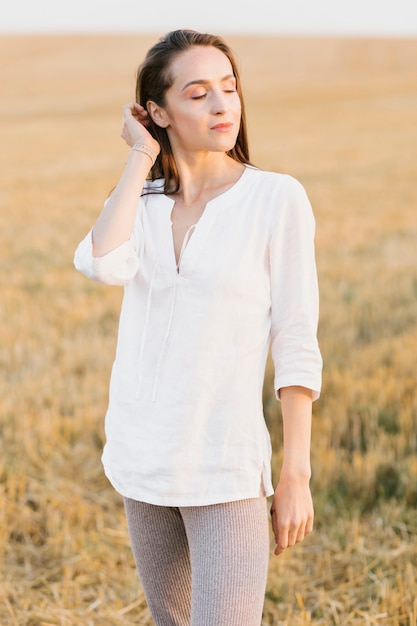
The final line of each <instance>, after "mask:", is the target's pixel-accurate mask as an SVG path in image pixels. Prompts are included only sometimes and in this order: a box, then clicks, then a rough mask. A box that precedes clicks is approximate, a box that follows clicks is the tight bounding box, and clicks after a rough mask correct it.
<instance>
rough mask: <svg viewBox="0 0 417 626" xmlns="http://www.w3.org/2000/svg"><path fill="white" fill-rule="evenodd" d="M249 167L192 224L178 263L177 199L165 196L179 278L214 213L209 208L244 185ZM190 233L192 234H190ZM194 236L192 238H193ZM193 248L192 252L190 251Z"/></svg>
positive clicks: (171, 249) (172, 249)
mask: <svg viewBox="0 0 417 626" xmlns="http://www.w3.org/2000/svg"><path fill="white" fill-rule="evenodd" d="M249 169H250V168H249V166H247V165H245V169H244V170H243V172H242V173H241V175H240V177H239V178H238V179H237V180H236V182H234V183H233V185H231V186H230V187H228V188H227V189H226V190H225V191H223V192H222V193H219V194H218V195H217V196H214V198H211V200H209V201H208V202H207V203H206V205H205V207H204V209H203V211H202V213H201V215H200V217H199V219H198V220H197V222H196V223H195V224H192V225H191V226H190V227H189V228H188V230H187V232H186V233H185V235H184V239H183V241H182V244H181V249H180V254H179V258H178V261H177V256H176V252H175V244H174V236H173V231H172V219H171V216H172V211H173V209H174V205H175V199H174V198H172V197H169V196H167V195H164V198H165V200H166V201H167V202H169V204H168V205H167V206H168V207H169V214H168V218H169V219H168V224H169V235H170V236H169V239H170V256H171V258H172V260H173V265H174V268H175V272H176V274H177V275H178V276H180V275H181V274H182V271H181V269H182V268H183V264H184V260H185V261H186V262H187V258H188V257H189V256H190V252H191V251H192V249H193V248H194V247H195V245H196V243H195V240H196V238H197V240H198V239H199V236H200V235H201V233H202V232H203V231H204V229H203V228H201V225H202V223H204V222H206V221H208V216H209V215H210V214H211V213H212V211H208V209H209V207H210V208H212V207H213V206H215V205H216V204H217V203H218V202H219V201H220V200H222V199H224V198H225V197H226V196H228V195H229V194H232V193H234V192H235V190H236V189H237V188H238V187H240V184H241V183H242V181H243V180H244V179H245V178H246V176H245V175H246V174H247V172H248V170H249ZM190 231H192V232H191V234H190ZM191 235H192V236H191ZM190 246H191V250H189V248H190Z"/></svg>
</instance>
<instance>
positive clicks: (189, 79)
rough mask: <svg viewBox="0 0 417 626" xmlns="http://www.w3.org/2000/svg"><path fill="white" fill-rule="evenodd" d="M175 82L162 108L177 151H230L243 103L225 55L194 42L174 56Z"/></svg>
mask: <svg viewBox="0 0 417 626" xmlns="http://www.w3.org/2000/svg"><path fill="white" fill-rule="evenodd" d="M170 71H171V72H172V76H173V78H174V80H173V84H172V85H171V87H170V88H169V89H168V91H167V92H166V105H165V107H164V108H163V109H160V111H159V113H160V115H161V116H162V118H163V119H162V118H161V120H162V122H163V123H162V125H163V126H165V127H166V128H167V132H168V136H169V139H170V142H171V146H172V149H173V151H174V153H175V152H183V153H188V152H207V151H211V152H227V151H228V150H231V149H232V148H233V146H234V145H235V143H236V139H237V136H238V133H239V127H240V116H241V104H240V98H239V95H238V93H237V91H236V80H235V77H234V75H233V69H232V66H231V63H230V61H229V59H228V58H227V56H226V55H224V54H223V52H221V51H220V50H218V49H217V48H214V47H211V46H210V47H209V46H207V47H205V46H204V47H203V46H195V47H193V48H190V49H189V50H187V51H186V52H183V53H181V54H180V55H178V56H177V57H175V59H174V60H173V62H172V64H171V67H170Z"/></svg>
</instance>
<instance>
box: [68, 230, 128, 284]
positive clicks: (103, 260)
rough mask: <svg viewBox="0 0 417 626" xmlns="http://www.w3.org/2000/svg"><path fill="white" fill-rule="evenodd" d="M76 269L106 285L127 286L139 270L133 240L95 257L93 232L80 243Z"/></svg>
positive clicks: (75, 261) (76, 257)
mask: <svg viewBox="0 0 417 626" xmlns="http://www.w3.org/2000/svg"><path fill="white" fill-rule="evenodd" d="M74 265H75V268H76V269H77V270H78V271H79V272H81V273H82V274H84V275H85V276H87V277H88V278H92V279H93V280H96V281H98V282H99V283H103V284H105V285H126V284H127V283H128V282H129V281H130V280H131V279H132V278H133V277H134V276H135V274H136V272H137V271H138V268H139V258H138V254H137V251H136V250H135V246H134V244H133V242H132V240H131V239H129V240H128V241H126V242H125V243H123V244H121V245H120V246H118V247H117V248H115V249H114V250H111V251H110V252H108V253H107V254H105V255H104V256H101V257H94V256H93V241H92V230H91V231H90V232H89V233H88V234H87V236H86V237H85V238H84V239H83V240H82V241H81V242H80V243H79V245H78V247H77V249H76V251H75V255H74Z"/></svg>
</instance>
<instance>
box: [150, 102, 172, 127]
mask: <svg viewBox="0 0 417 626" xmlns="http://www.w3.org/2000/svg"><path fill="white" fill-rule="evenodd" d="M146 108H147V110H148V113H149V115H150V116H151V118H152V120H153V121H154V122H155V124H156V125H157V126H160V127H161V128H167V127H168V126H169V120H168V116H167V113H166V111H165V109H163V108H162V107H160V106H159V105H158V104H156V102H153V100H148V102H147V103H146Z"/></svg>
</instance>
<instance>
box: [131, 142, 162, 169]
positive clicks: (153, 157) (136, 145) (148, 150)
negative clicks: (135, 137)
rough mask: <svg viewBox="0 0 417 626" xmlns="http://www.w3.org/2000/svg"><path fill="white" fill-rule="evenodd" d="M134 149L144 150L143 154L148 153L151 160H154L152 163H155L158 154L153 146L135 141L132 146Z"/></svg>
mask: <svg viewBox="0 0 417 626" xmlns="http://www.w3.org/2000/svg"><path fill="white" fill-rule="evenodd" d="M132 150H137V151H138V152H143V154H147V155H148V157H149V158H150V160H151V161H152V165H153V164H154V163H155V161H156V157H157V156H158V155H157V154H156V153H155V152H154V151H153V150H152V148H150V147H149V146H147V145H146V144H144V143H140V142H137V143H134V144H133V146H132Z"/></svg>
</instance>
